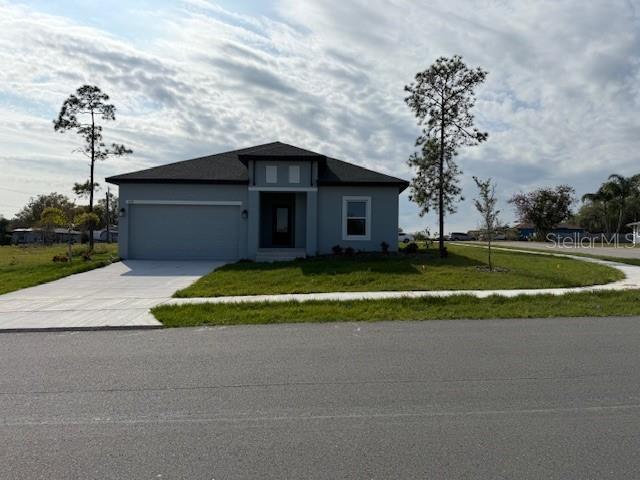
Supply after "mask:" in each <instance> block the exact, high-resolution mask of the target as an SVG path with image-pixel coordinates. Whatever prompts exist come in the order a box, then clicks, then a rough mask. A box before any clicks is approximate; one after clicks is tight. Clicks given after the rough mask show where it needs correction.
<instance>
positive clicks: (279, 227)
mask: <svg viewBox="0 0 640 480" xmlns="http://www.w3.org/2000/svg"><path fill="white" fill-rule="evenodd" d="M292 210H293V209H292V208H291V207H290V206H289V205H282V204H280V205H278V204H276V205H273V207H272V217H271V218H272V219H273V228H272V232H271V243H272V244H273V246H274V247H293V225H292V223H293V221H292V220H293V218H292Z"/></svg>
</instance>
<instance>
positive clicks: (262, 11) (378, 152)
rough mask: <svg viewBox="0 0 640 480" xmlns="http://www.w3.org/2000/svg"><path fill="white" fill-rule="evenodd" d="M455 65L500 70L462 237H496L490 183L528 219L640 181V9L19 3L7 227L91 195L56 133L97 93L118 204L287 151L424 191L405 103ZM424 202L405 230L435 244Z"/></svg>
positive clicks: (1, 26)
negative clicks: (61, 199) (162, 175)
mask: <svg viewBox="0 0 640 480" xmlns="http://www.w3.org/2000/svg"><path fill="white" fill-rule="evenodd" d="M107 5H108V6H107ZM454 54H459V55H462V57H463V59H464V61H465V62H466V63H467V65H469V66H470V67H477V66H479V67H482V68H483V69H485V70H487V71H488V72H489V75H488V77H487V81H486V82H485V84H484V85H483V86H481V87H480V88H478V90H477V102H476V106H475V109H474V114H475V119H476V126H477V127H478V128H479V129H481V130H485V131H488V132H489V140H488V141H487V142H486V143H484V144H482V145H480V146H477V147H472V148H465V149H461V150H460V152H459V156H458V161H459V164H460V167H461V169H462V171H463V176H462V178H461V185H462V188H463V195H464V197H465V200H464V201H462V202H461V203H460V204H459V205H458V212H457V213H456V214H454V215H451V216H448V217H447V219H446V227H445V230H446V232H451V231H461V230H462V231H466V230H467V229H471V228H476V227H477V226H478V224H479V216H478V214H477V212H476V211H475V210H474V207H473V203H472V200H473V198H474V197H475V196H477V191H476V188H475V186H474V184H473V181H472V176H474V175H476V176H479V177H482V178H487V177H491V178H493V179H494V181H495V182H496V184H497V190H498V196H499V199H500V208H501V218H502V220H503V221H506V222H513V221H514V213H513V209H512V207H511V205H509V204H508V203H507V200H508V198H509V197H510V196H511V195H513V194H514V193H516V192H518V191H530V190H532V189H534V188H537V187H540V186H552V185H557V184H561V183H568V184H570V185H573V186H574V188H575V189H576V191H577V194H578V196H581V195H582V194H583V193H586V192H590V191H594V190H595V189H597V187H598V185H599V184H600V183H601V182H602V181H603V180H604V179H605V178H606V177H607V176H608V175H610V174H612V173H619V174H623V175H631V174H635V173H639V172H640V114H639V113H640V108H639V107H640V0H602V1H598V0H589V1H586V2H585V1H584V0H575V1H574V0H562V1H557V0H549V1H535V0H532V1H527V2H523V1H519V0H517V1H516V0H514V1H506V0H492V1H489V0H484V1H481V0H478V1H473V0H467V1H459V0H430V1H429V2H417V1H414V2H412V1H405V0H389V1H376V0H362V1H361V0H350V1H344V0H341V1H336V0H317V1H304V0H279V1H274V2H266V1H257V0H255V1H248V0H244V1H243V0H235V1H234V0H227V1H219V2H216V1H209V0H185V1H175V2H171V1H168V0H145V1H138V2H136V1H124V0H116V1H110V2H104V1H97V0H83V1H81V0H75V1H74V0H57V1H55V2H51V1H50V0H33V1H24V2H7V1H5V0H0V214H2V215H4V216H5V217H8V218H10V217H11V216H12V215H14V214H15V213H16V212H17V211H18V210H19V209H20V208H21V207H22V206H23V205H24V204H25V203H26V202H27V201H28V200H29V198H30V197H31V196H35V195H37V194H40V193H48V192H52V191H56V192H60V193H64V194H67V195H69V196H71V197H72V196H73V194H72V192H71V187H72V185H73V183H74V182H81V181H84V180H85V179H86V178H87V176H88V170H89V168H88V165H87V160H86V158H85V157H83V156H82V155H81V154H79V153H77V152H74V150H76V149H77V148H78V147H79V145H80V143H79V139H78V138H76V137H75V135H73V134H71V133H67V134H60V133H58V132H54V130H53V124H52V121H53V119H54V118H55V117H56V115H57V112H58V111H59V109H60V106H61V104H62V102H63V101H64V99H65V98H66V97H67V96H68V95H69V94H71V93H73V92H74V91H75V89H76V88H78V87H79V86H81V85H83V84H85V83H89V84H95V85H98V86H99V87H100V88H102V90H103V91H105V92H106V93H108V94H109V95H110V97H111V100H112V102H113V103H114V104H115V105H116V107H117V113H116V121H115V122H111V123H109V124H107V125H105V130H104V137H105V141H106V142H107V143H111V142H118V143H124V144H125V145H127V146H128V147H130V148H132V149H133V150H134V153H133V154H132V155H130V156H128V157H123V158H111V159H108V160H106V161H105V162H101V163H100V164H99V165H97V177H98V181H99V182H100V183H101V184H102V186H103V187H104V186H105V183H104V177H107V176H110V175H114V174H118V173H125V172H129V171H134V170H139V169H143V168H148V167H151V166H154V165H160V164H164V163H170V162H174V161H179V160H183V159H188V158H193V157H195V156H199V155H207V154H211V153H217V152H221V151H225V150H231V149H235V148H242V147H246V146H251V145H256V144H260V143H267V142H271V141H276V140H278V141H282V142H285V143H291V144H294V145H297V146H300V147H303V148H307V149H310V150H314V151H317V152H320V153H323V154H326V155H328V156H332V157H336V158H340V159H343V160H346V161H350V162H353V163H357V164H360V165H363V166H365V167H368V168H371V169H375V170H378V171H381V172H384V173H388V174H391V175H394V176H398V177H401V178H405V179H411V177H412V174H413V172H412V171H411V169H410V168H409V167H408V166H407V162H406V161H407V158H408V157H409V156H410V155H411V154H412V153H413V152H414V151H415V146H414V142H415V138H416V137H417V136H418V135H419V127H418V126H417V125H416V122H415V119H414V117H413V116H412V114H411V112H410V111H409V109H408V107H407V106H406V105H405V103H404V97H405V93H404V91H403V88H404V86H405V85H406V84H408V83H410V82H411V81H412V80H413V78H414V75H415V74H416V73H417V72H419V71H421V70H424V69H426V68H427V67H428V66H429V65H430V64H431V63H432V62H433V61H434V60H435V59H436V58H437V57H439V56H442V55H444V56H452V55H454ZM113 188H115V187H113ZM408 193H409V192H408V190H407V191H405V192H404V193H403V194H402V195H401V197H400V226H401V227H403V228H404V229H405V230H406V231H417V230H423V229H424V228H426V227H428V228H430V229H431V231H432V232H433V231H436V230H437V229H436V228H435V225H436V224H437V218H436V214H435V213H434V212H431V213H429V214H427V215H426V216H425V217H420V216H419V215H418V212H419V209H418V208H417V206H416V205H414V204H412V203H411V202H410V201H409V199H408ZM101 194H104V191H103V190H102V191H101V192H100V193H99V195H101Z"/></svg>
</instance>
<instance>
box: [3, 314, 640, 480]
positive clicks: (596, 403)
mask: <svg viewBox="0 0 640 480" xmlns="http://www.w3.org/2000/svg"><path fill="white" fill-rule="evenodd" d="M638 451H640V319H638V318H617V319H616V318H609V319H607V318H598V319H549V320H500V321H497V320H495V321H494V320H489V321H480V320H476V321H444V322H439V321H431V322H395V323H359V324H356V323H336V324H317V325H274V326H250V327H229V328H198V329H176V330H148V331H101V332H73V333H71V332H68V333H18V334H15V333H14V334H2V335H0V478H2V479H14V478H15V479H24V478H30V479H31V478H36V479H37V478H42V479H72V478H78V479H88V478H99V479H122V478H127V479H129V478H131V479H134V478H135V479H145V478H148V479H158V478H163V479H167V478H189V479H217V480H218V479H251V478H271V479H286V478H292V479H298V478H326V479H347V478H353V479H363V478H367V479H388V478H397V479H408V478H448V479H450V478H472V479H478V478H480V479H499V478H505V479H506V478H518V479H529V478H530V479H534V478H535V479H539V478H545V479H555V478H557V479H571V478H576V479H587V478H594V479H605V478H616V479H619V478H639V477H640V456H639V455H638Z"/></svg>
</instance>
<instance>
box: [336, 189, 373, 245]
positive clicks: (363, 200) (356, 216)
mask: <svg viewBox="0 0 640 480" xmlns="http://www.w3.org/2000/svg"><path fill="white" fill-rule="evenodd" d="M342 239H343V240H370V239H371V197H342Z"/></svg>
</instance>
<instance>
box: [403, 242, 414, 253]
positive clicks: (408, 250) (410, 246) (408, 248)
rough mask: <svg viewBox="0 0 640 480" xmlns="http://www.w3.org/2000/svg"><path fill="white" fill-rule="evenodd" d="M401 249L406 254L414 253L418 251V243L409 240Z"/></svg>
mask: <svg viewBox="0 0 640 480" xmlns="http://www.w3.org/2000/svg"><path fill="white" fill-rule="evenodd" d="M402 251H403V252H404V253H406V254H416V253H418V244H417V243H416V242H411V243H409V244H407V246H406V247H404V250H402Z"/></svg>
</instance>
